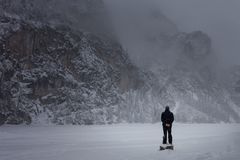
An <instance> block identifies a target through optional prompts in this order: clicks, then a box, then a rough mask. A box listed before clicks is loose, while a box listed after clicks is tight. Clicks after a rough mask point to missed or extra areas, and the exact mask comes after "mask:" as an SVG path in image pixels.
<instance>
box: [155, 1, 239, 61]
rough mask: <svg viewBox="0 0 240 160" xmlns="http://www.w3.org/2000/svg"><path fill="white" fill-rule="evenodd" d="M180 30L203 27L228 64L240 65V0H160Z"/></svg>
mask: <svg viewBox="0 0 240 160" xmlns="http://www.w3.org/2000/svg"><path fill="white" fill-rule="evenodd" d="M159 1H160V7H161V10H162V12H163V13H164V14H165V15H166V16H167V17H169V18H170V19H172V21H173V22H175V23H176V24H177V26H178V28H179V30H181V31H186V32H190V31H194V30H202V31H205V32H206V33H208V34H209V35H210V37H211V38H212V40H213V45H214V49H215V51H216V52H217V53H218V54H219V55H220V57H221V58H220V59H221V60H222V61H223V62H225V63H226V64H233V63H234V64H240V0H159Z"/></svg>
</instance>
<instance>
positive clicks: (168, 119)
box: [161, 109, 174, 125]
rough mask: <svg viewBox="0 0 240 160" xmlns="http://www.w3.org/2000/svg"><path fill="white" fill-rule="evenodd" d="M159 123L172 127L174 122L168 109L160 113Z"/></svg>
mask: <svg viewBox="0 0 240 160" xmlns="http://www.w3.org/2000/svg"><path fill="white" fill-rule="evenodd" d="M161 121H162V123H163V125H164V124H170V125H172V123H173V121H174V116H173V113H172V112H171V111H170V110H169V109H166V110H165V111H164V112H163V113H162V116H161Z"/></svg>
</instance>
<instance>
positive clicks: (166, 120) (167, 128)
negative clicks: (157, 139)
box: [161, 106, 174, 145]
mask: <svg viewBox="0 0 240 160" xmlns="http://www.w3.org/2000/svg"><path fill="white" fill-rule="evenodd" d="M161 121H162V126H163V134H164V136H163V144H167V135H168V142H169V144H171V145H172V123H173V121H174V115H173V113H172V112H171V111H170V109H169V106H166V108H165V111H164V112H163V113H162V115H161Z"/></svg>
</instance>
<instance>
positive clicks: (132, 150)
mask: <svg viewBox="0 0 240 160" xmlns="http://www.w3.org/2000/svg"><path fill="white" fill-rule="evenodd" d="M173 136H174V144H175V150H174V151H170V150H165V151H158V148H159V144H160V143H161V140H162V128H161V124H119V125H105V126H2V127H0V160H165V159H166V160H239V159H240V124H175V125H174V127H173Z"/></svg>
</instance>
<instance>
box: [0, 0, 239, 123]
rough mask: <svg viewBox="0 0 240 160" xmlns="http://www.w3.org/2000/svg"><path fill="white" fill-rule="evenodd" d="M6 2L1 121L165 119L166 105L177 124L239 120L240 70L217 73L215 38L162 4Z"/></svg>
mask: <svg viewBox="0 0 240 160" xmlns="http://www.w3.org/2000/svg"><path fill="white" fill-rule="evenodd" d="M0 4H1V5H0V27H1V28H0V60H1V61H0V82H1V83H0V88H1V91H0V122H1V124H22V123H27V124H30V123H44V124H45V123H54V124H106V123H120V122H142V123H143V122H159V121H160V115H161V112H162V111H163V110H164V107H165V106H166V105H169V106H170V108H171V109H172V110H173V112H174V114H175V116H176V121H178V122H239V121H240V102H239V97H240V92H239V80H240V75H239V71H240V70H239V67H232V68H228V69H229V70H230V71H231V72H228V73H229V76H228V77H229V79H227V78H226V79H219V74H218V73H219V69H218V65H217V63H215V62H216V61H217V59H218V55H217V52H216V51H215V50H214V49H213V47H212V39H211V37H210V36H209V35H208V34H206V33H204V32H203V31H201V30H198V31H193V32H190V33H186V32H182V31H180V30H179V29H178V26H177V24H175V23H174V22H173V21H172V20H170V19H169V18H168V17H166V16H165V15H164V14H163V13H162V12H161V10H160V8H159V7H158V5H156V4H157V3H155V1H151V2H149V1H143V0H141V1H137V0H130V1H127V0H123V1H117V0H113V1H111V0H104V1H101V0H94V1H88V0H70V1H68V2H66V1H63V0H50V1H45V0H41V1H40V0H33V1H27V0H0ZM136 4H137V5H136ZM136 6H137V7H136ZM224 75H225V74H224ZM230 80H231V84H230V83H228V82H230Z"/></svg>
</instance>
